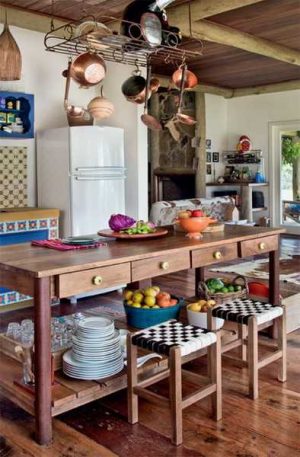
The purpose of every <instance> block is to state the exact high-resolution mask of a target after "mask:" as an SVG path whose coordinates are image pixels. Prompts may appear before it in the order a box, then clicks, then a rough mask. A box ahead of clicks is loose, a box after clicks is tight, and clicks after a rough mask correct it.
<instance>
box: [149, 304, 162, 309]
mask: <svg viewBox="0 0 300 457" xmlns="http://www.w3.org/2000/svg"><path fill="white" fill-rule="evenodd" d="M154 308H160V306H158V305H154V306H152V308H151V309H154Z"/></svg>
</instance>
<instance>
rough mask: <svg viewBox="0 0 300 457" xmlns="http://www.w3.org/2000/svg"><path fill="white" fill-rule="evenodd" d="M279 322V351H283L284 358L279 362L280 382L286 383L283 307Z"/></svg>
mask: <svg viewBox="0 0 300 457" xmlns="http://www.w3.org/2000/svg"><path fill="white" fill-rule="evenodd" d="M277 322H278V326H277V328H278V349H279V350H281V351H282V358H281V360H280V361H279V363H280V365H279V370H278V380H279V381H281V382H285V381H286V310H285V307H284V306H283V315H282V316H280V317H279V318H278V319H277Z"/></svg>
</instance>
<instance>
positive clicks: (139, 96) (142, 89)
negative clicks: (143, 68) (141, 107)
mask: <svg viewBox="0 0 300 457" xmlns="http://www.w3.org/2000/svg"><path fill="white" fill-rule="evenodd" d="M121 90H122V93H123V95H124V96H125V98H126V100H128V101H129V102H133V103H144V101H145V96H146V80H145V78H144V77H143V76H141V72H140V69H139V67H138V66H136V70H134V72H133V73H132V76H130V78H128V79H126V81H124V82H123V84H122V87H121Z"/></svg>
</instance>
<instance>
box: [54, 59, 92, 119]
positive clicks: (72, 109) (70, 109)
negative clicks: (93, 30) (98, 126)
mask: <svg viewBox="0 0 300 457" xmlns="http://www.w3.org/2000/svg"><path fill="white" fill-rule="evenodd" d="M70 67H71V61H69V63H68V68H67V70H64V71H63V73H62V75H63V76H64V77H65V78H66V87H65V96H64V108H65V111H66V113H67V119H68V124H69V125H70V126H77V125H92V124H93V118H92V116H91V115H90V113H89V112H88V111H87V110H86V109H85V108H83V107H82V106H74V105H70V104H69V90H70V79H71V78H70Z"/></svg>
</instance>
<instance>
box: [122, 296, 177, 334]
mask: <svg viewBox="0 0 300 457" xmlns="http://www.w3.org/2000/svg"><path fill="white" fill-rule="evenodd" d="M171 297H172V298H174V299H177V300H178V303H177V304H176V305H174V306H169V307H168V308H149V309H146V308H134V307H133V306H129V305H126V303H125V302H124V309H125V313H126V318H127V324H128V325H130V326H131V327H136V328H146V327H151V326H152V325H156V324H161V323H162V322H165V321H168V320H169V319H177V318H178V316H179V312H180V308H181V306H183V304H184V302H183V299H182V298H178V297H175V296H173V295H172V296H171Z"/></svg>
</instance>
